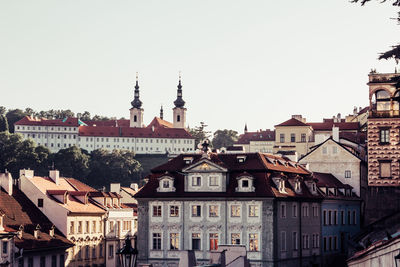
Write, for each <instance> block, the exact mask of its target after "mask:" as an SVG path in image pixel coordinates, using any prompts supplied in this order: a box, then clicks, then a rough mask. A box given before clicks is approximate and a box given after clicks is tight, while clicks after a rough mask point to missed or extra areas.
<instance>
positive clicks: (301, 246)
mask: <svg viewBox="0 0 400 267" xmlns="http://www.w3.org/2000/svg"><path fill="white" fill-rule="evenodd" d="M299 209H300V212H299V224H300V227H299V228H300V229H299V240H300V246H299V252H300V255H299V257H300V265H299V266H300V267H301V266H303V234H302V220H301V218H302V217H303V214H302V210H303V205H302V202H301V201H300V206H299Z"/></svg>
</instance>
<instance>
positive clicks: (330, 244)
mask: <svg viewBox="0 0 400 267" xmlns="http://www.w3.org/2000/svg"><path fill="white" fill-rule="evenodd" d="M328 250H329V251H331V250H332V237H331V236H330V237H329V238H328Z"/></svg>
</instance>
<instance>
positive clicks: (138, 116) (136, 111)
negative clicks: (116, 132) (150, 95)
mask: <svg viewBox="0 0 400 267" xmlns="http://www.w3.org/2000/svg"><path fill="white" fill-rule="evenodd" d="M134 96H135V98H134V99H133V101H132V102H131V104H132V108H130V113H131V114H130V123H129V126H130V127H137V128H142V127H143V108H142V101H140V99H139V81H138V75H137V74H136V85H135V93H134ZM174 105H175V107H174V108H173V109H172V110H173V111H174V120H173V127H174V128H185V124H186V108H185V101H183V99H182V83H181V76H180V75H179V84H178V92H177V97H176V100H175V101H174ZM160 119H162V120H163V119H164V118H163V108H162V107H161V110H160Z"/></svg>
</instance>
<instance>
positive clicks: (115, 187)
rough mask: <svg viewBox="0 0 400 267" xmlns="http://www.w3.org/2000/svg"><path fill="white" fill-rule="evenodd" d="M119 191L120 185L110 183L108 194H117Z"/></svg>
mask: <svg viewBox="0 0 400 267" xmlns="http://www.w3.org/2000/svg"><path fill="white" fill-rule="evenodd" d="M120 191H121V184H120V183H112V184H110V192H115V193H118V194H119V192H120Z"/></svg>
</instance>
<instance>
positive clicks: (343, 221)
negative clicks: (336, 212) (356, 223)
mask: <svg viewBox="0 0 400 267" xmlns="http://www.w3.org/2000/svg"><path fill="white" fill-rule="evenodd" d="M340 217H342V225H345V224H346V218H345V217H344V210H342V211H340Z"/></svg>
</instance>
